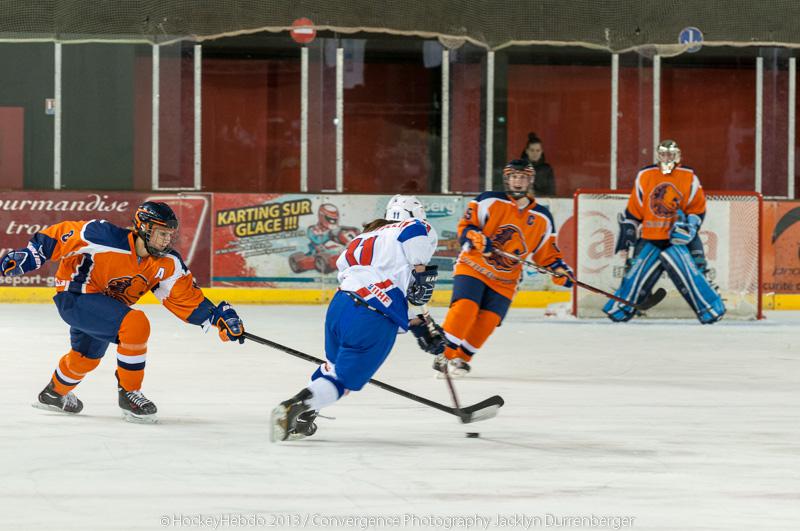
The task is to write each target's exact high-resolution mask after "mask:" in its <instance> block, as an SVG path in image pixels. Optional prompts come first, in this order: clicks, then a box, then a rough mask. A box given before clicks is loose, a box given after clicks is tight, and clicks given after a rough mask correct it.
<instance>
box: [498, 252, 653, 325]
mask: <svg viewBox="0 0 800 531" xmlns="http://www.w3.org/2000/svg"><path fill="white" fill-rule="evenodd" d="M492 252H493V253H495V254H497V255H500V256H504V257H506V258H510V259H511V260H516V261H517V262H520V263H523V264H525V265H527V266H528V267H531V268H533V269H535V270H536V271H538V272H539V273H544V274H546V275H550V276H551V277H556V278H561V277H566V276H567V275H565V274H563V273H556V272H555V271H551V270H550V269H547V268H546V267H542V266H540V265H538V264H535V263H533V262H531V261H530V260H525V259H523V258H520V257H519V256H517V255H515V254H511V253H507V252H505V251H501V250H500V249H493V250H492ZM569 278H570V280H572V281H573V282H574V283H575V285H576V286H578V287H581V288H583V289H587V290H589V291H591V292H594V293H597V294H599V295H603V296H605V297H608V298H609V299H611V300H615V301H617V302H618V303H620V304H624V305H625V306H630V307H631V308H634V309H636V310H639V311H641V312H644V311H646V310H649V309H650V308H652V307H653V306H655V305H656V304H658V303H659V302H661V301H662V300H664V297H666V296H667V290H665V289H664V288H658V289H657V290H656V291H655V292H654V293H652V294H651V295H650V296H649V297H647V298H646V299H645V300H643V301H642V302H640V303H639V304H635V303H633V302H631V301H629V300H625V299H623V298H622V297H617V296H616V295H614V294H613V293H609V292H607V291H603V290H601V289H600V288H596V287H594V286H592V285H591V284H586V283H585V282H581V281H580V280H578V279H576V278H575V277H569Z"/></svg>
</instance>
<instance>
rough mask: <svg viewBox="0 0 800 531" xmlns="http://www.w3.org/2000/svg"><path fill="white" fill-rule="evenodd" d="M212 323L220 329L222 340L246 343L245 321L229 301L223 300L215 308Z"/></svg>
mask: <svg viewBox="0 0 800 531" xmlns="http://www.w3.org/2000/svg"><path fill="white" fill-rule="evenodd" d="M211 323H212V324H213V325H214V326H216V327H217V328H218V329H219V338H220V339H221V340H223V341H238V342H239V343H244V323H242V320H241V319H240V318H239V315H238V314H237V313H236V310H234V309H233V307H231V305H230V304H228V303H227V302H225V301H222V302H220V303H219V304H218V305H217V307H216V308H214V313H213V314H212V315H211Z"/></svg>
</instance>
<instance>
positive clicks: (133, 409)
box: [117, 377, 158, 424]
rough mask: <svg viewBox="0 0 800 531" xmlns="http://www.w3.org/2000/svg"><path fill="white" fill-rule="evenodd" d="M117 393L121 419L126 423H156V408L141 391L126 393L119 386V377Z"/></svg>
mask: <svg viewBox="0 0 800 531" xmlns="http://www.w3.org/2000/svg"><path fill="white" fill-rule="evenodd" d="M117 391H118V392H119V407H120V409H121V410H122V418H124V419H125V420H127V421H128V422H136V423H139V424H153V423H155V422H158V417H156V412H157V411H158V408H157V407H156V405H155V404H154V403H152V402H151V401H150V400H149V399H148V398H147V397H146V396H144V395H143V394H142V392H141V391H126V390H125V389H123V388H122V387H121V386H120V385H119V377H117Z"/></svg>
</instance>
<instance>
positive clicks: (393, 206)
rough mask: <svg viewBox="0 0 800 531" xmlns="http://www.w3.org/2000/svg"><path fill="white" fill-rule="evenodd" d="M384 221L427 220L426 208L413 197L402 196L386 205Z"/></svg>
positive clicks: (392, 199)
mask: <svg viewBox="0 0 800 531" xmlns="http://www.w3.org/2000/svg"><path fill="white" fill-rule="evenodd" d="M383 218H384V219H388V220H389V221H404V220H407V219H410V218H415V219H420V220H423V221H424V220H425V207H424V206H422V203H420V201H419V199H417V198H416V197H414V196H413V195H400V194H397V195H396V196H394V197H392V198H391V199H389V203H388V204H387V205H386V214H385V215H384V216H383Z"/></svg>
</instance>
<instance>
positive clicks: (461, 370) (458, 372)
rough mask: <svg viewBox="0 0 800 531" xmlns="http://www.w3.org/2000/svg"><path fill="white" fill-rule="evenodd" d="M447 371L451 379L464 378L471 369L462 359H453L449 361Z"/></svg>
mask: <svg viewBox="0 0 800 531" xmlns="http://www.w3.org/2000/svg"><path fill="white" fill-rule="evenodd" d="M447 370H448V371H450V376H452V377H453V378H461V377H462V376H466V375H467V374H469V371H470V370H472V368H471V367H470V366H469V363H467V361H466V360H464V359H462V358H454V359H452V360H450V365H448V367H447Z"/></svg>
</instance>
